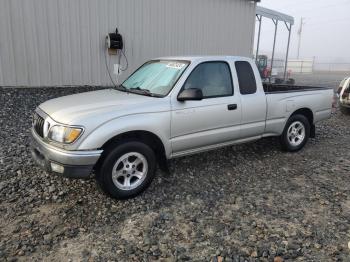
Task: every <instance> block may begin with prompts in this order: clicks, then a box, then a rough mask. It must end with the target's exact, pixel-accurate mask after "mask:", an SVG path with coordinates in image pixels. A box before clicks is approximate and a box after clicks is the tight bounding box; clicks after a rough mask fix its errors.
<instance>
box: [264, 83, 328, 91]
mask: <svg viewBox="0 0 350 262" xmlns="http://www.w3.org/2000/svg"><path fill="white" fill-rule="evenodd" d="M263 87H264V91H265V93H267V94H271V93H286V92H288V93H290V92H305V91H318V90H327V89H332V88H328V87H318V86H299V85H285V84H283V85H280V84H269V83H264V84H263Z"/></svg>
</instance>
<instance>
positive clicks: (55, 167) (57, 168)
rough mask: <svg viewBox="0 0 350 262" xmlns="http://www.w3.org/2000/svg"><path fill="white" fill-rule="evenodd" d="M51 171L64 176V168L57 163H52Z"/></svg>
mask: <svg viewBox="0 0 350 262" xmlns="http://www.w3.org/2000/svg"><path fill="white" fill-rule="evenodd" d="M51 170H52V171H53V172H56V173H60V174H63V172H64V166H61V165H58V164H56V163H51Z"/></svg>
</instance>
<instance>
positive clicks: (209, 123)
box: [171, 61, 241, 156]
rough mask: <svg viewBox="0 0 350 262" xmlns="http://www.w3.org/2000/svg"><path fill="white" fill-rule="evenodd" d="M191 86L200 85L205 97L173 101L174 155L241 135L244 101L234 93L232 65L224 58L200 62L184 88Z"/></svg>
mask: <svg viewBox="0 0 350 262" xmlns="http://www.w3.org/2000/svg"><path fill="white" fill-rule="evenodd" d="M189 88H198V89H201V90H202V93H203V100H201V101H185V102H180V101H176V102H174V103H173V104H172V112H171V114H172V123H171V143H172V151H173V155H175V156H176V155H181V154H187V153H191V151H193V152H195V151H199V150H205V149H210V148H211V147H214V146H215V145H220V144H223V143H227V142H230V141H233V140H237V139H239V137H240V123H241V102H240V97H239V95H234V88H233V81H232V75H231V68H230V65H229V64H228V63H227V62H225V61H213V62H204V63H201V64H199V65H197V67H195V68H194V69H193V71H192V72H191V74H190V75H189V77H188V78H187V80H186V81H185V83H184V85H183V87H182V90H183V89H189ZM180 92H181V91H180Z"/></svg>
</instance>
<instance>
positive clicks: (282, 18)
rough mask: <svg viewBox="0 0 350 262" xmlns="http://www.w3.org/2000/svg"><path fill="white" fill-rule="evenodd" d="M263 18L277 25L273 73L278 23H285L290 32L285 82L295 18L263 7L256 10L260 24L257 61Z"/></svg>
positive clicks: (274, 39)
mask: <svg viewBox="0 0 350 262" xmlns="http://www.w3.org/2000/svg"><path fill="white" fill-rule="evenodd" d="M263 17H266V18H269V19H271V20H272V22H273V23H274V25H275V34H274V38H273V49H272V57H271V72H272V69H273V61H274V58H275V48H276V38H277V28H278V22H283V23H284V24H285V25H286V27H287V30H288V32H289V34H288V44H287V54H286V61H285V67H284V80H286V78H287V66H288V56H289V45H290V36H291V32H292V26H293V25H294V17H292V16H289V15H286V14H283V13H280V12H277V11H274V10H271V9H268V8H265V7H261V6H257V8H256V18H257V19H258V22H259V32H258V41H257V47H256V56H255V59H258V55H259V47H260V35H261V23H262V19H263Z"/></svg>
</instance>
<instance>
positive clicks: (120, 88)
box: [115, 85, 129, 92]
mask: <svg viewBox="0 0 350 262" xmlns="http://www.w3.org/2000/svg"><path fill="white" fill-rule="evenodd" d="M115 88H116V89H117V90H119V91H123V92H129V91H128V89H127V88H126V87H125V86H123V85H118V86H116V87H115Z"/></svg>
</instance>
